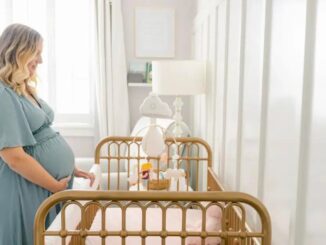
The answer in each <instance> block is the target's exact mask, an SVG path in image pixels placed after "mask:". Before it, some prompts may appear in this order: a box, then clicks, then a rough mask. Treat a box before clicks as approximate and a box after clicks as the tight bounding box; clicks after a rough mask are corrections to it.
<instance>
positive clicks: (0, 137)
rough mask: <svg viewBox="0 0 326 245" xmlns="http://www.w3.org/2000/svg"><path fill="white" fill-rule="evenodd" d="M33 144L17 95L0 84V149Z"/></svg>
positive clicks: (33, 139) (34, 141)
mask: <svg viewBox="0 0 326 245" xmlns="http://www.w3.org/2000/svg"><path fill="white" fill-rule="evenodd" d="M34 144H36V140H35V138H34V136H33V133H32V131H31V129H30V127H29V124H28V121H27V118H26V116H25V114H24V111H23V108H22V106H21V104H20V101H19V98H18V96H17V95H16V94H14V92H9V91H8V90H7V89H6V88H3V87H2V88H1V86H0V150H2V149H4V148H8V147H18V146H21V147H23V146H30V145H34Z"/></svg>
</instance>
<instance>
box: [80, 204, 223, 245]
mask: <svg viewBox="0 0 326 245" xmlns="http://www.w3.org/2000/svg"><path fill="white" fill-rule="evenodd" d="M210 209H212V210H213V207H210V208H209V209H208V210H210ZM126 212H127V213H126V217H127V219H126V228H127V230H128V231H139V230H141V225H142V224H141V220H142V219H141V217H142V213H141V209H140V208H134V207H132V208H128V209H127V211H126ZM121 214H122V211H121V209H120V208H108V209H107V211H106V229H107V230H110V231H120V230H121V229H122V225H121V223H122V219H121ZM166 216H167V222H166V229H167V231H180V230H181V225H182V212H181V209H176V208H170V209H168V210H167V215H166ZM201 223H202V212H201V210H198V209H188V210H187V222H186V230H187V231H200V230H201ZM101 224H102V221H101V211H98V212H97V214H96V216H95V219H94V221H93V224H92V226H91V229H90V230H91V231H99V230H101ZM220 228H221V211H220V209H219V208H217V207H214V213H212V212H209V211H207V218H206V231H219V230H220ZM146 230H147V231H161V230H162V211H161V209H160V208H148V209H147V213H146ZM105 242H106V244H112V245H118V244H119V245H120V244H122V240H121V238H120V237H113V236H111V237H107V238H106V241H105ZM219 243H220V239H219V238H213V237H210V238H207V239H206V242H205V244H206V245H217V244H219ZM86 244H88V245H97V244H101V238H100V237H92V236H89V237H87V239H86ZM137 244H141V238H140V237H133V236H130V237H127V238H126V245H137ZM146 244H149V245H161V238H160V237H147V238H146ZM166 244H167V245H177V244H181V239H180V238H179V237H167V238H166ZM186 244H187V245H197V244H198V245H199V244H201V239H200V238H199V237H188V238H187V240H186Z"/></svg>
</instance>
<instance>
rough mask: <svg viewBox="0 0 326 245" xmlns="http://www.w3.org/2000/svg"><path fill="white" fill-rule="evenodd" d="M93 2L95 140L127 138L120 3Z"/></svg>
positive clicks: (126, 103) (123, 47)
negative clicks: (95, 61)
mask: <svg viewBox="0 0 326 245" xmlns="http://www.w3.org/2000/svg"><path fill="white" fill-rule="evenodd" d="M94 3H95V4H94V6H93V7H94V11H95V15H96V18H95V26H96V28H95V37H96V41H95V48H96V51H97V52H96V59H97V63H96V76H95V96H96V113H97V124H98V137H99V138H103V137H105V136H108V135H129V133H130V131H129V105H128V88H127V75H126V74H127V68H126V56H125V46H124V33H123V22H122V9H121V0H111V1H109V0H96V1H94Z"/></svg>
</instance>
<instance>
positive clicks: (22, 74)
mask: <svg viewBox="0 0 326 245" xmlns="http://www.w3.org/2000/svg"><path fill="white" fill-rule="evenodd" d="M40 41H42V37H41V35H40V34H39V33H38V32H37V31H35V30H34V29H32V28H30V27H28V26H25V25H22V24H12V25H9V26H8V27H7V28H6V29H5V30H4V31H3V33H2V34H1V36H0V80H2V81H4V82H5V83H6V84H8V85H9V86H10V87H11V88H12V89H13V90H14V91H15V92H16V93H17V94H19V95H21V94H25V92H26V88H27V89H29V86H28V85H27V82H29V81H30V80H34V77H33V78H32V77H30V73H29V70H28V66H27V65H28V63H29V62H30V61H31V60H32V59H33V58H34V57H35V56H36V55H37V45H38V43H39V42H40ZM26 86H28V87H26ZM30 90H32V88H30Z"/></svg>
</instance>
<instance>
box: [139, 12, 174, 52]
mask: <svg viewBox="0 0 326 245" xmlns="http://www.w3.org/2000/svg"><path fill="white" fill-rule="evenodd" d="M134 23H135V28H134V29H135V35H134V36H135V56H136V57H138V58H173V57H174V56H175V10H174V8H159V7H136V8H135V22H134Z"/></svg>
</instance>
